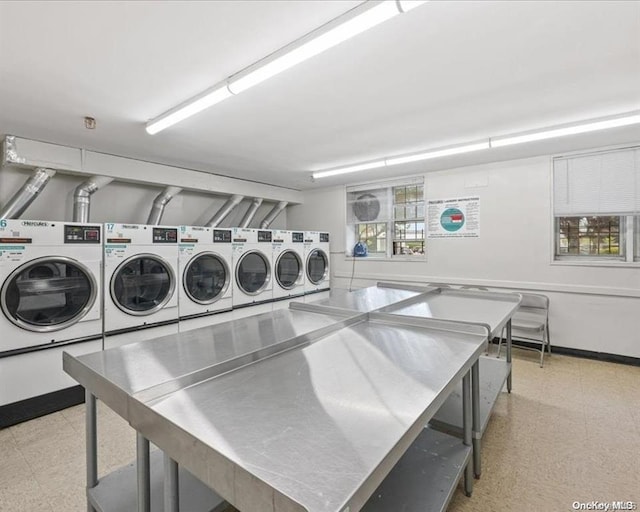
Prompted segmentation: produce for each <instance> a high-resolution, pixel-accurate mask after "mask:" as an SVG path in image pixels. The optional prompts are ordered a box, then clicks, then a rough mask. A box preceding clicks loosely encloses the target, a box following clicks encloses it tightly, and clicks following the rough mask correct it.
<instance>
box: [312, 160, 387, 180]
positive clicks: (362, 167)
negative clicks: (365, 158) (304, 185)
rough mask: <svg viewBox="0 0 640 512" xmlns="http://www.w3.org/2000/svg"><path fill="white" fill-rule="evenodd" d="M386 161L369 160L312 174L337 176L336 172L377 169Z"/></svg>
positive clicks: (321, 176) (319, 176) (344, 172)
mask: <svg viewBox="0 0 640 512" xmlns="http://www.w3.org/2000/svg"><path fill="white" fill-rule="evenodd" d="M385 165H386V162H385V161H384V160H376V161H375V162H369V163H366V164H358V165H350V166H348V167H340V168H338V169H332V170H330V171H319V172H314V173H313V174H312V176H313V178H314V179H315V178H328V177H329V176H337V175H338V174H347V173H350V172H358V171H366V170H367V169H377V168H379V167H384V166H385Z"/></svg>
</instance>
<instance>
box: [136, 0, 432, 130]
mask: <svg viewBox="0 0 640 512" xmlns="http://www.w3.org/2000/svg"><path fill="white" fill-rule="evenodd" d="M427 1H428V0H382V1H379V0H369V1H367V2H364V3H362V4H360V5H359V6H357V7H355V8H354V9H352V10H351V11H349V12H347V13H345V14H343V15H342V16H339V17H338V18H336V19H334V20H333V21H330V22H329V23H327V24H326V25H323V26H322V27H320V28H318V29H316V30H314V31H313V32H311V33H309V34H307V35H306V36H304V37H302V38H300V39H298V40H297V41H294V42H293V43H291V44H290V45H287V46H285V47H284V48H281V49H280V50H278V51H276V52H275V53H273V54H272V55H270V56H269V57H266V58H265V59H262V60H261V61H258V62H256V63H254V64H252V65H251V66H249V67H248V68H246V69H244V70H243V71H240V72H239V73H236V74H235V75H232V76H231V77H229V78H228V79H227V80H224V81H223V82H221V83H220V84H218V85H216V86H214V87H212V88H211V89H209V90H207V91H205V92H204V93H202V94H200V95H198V96H196V97H195V98H192V99H190V100H187V101H186V102H184V103H183V104H181V105H179V106H177V107H175V108H173V109H171V110H169V111H168V112H165V113H164V114H162V115H160V116H158V117H156V118H155V119H153V120H151V121H149V122H148V123H147V128H146V129H147V132H148V133H149V134H151V135H154V134H156V133H158V132H160V131H162V130H164V129H165V128H168V127H169V126H172V125H174V124H176V123H179V122H180V121H183V120H184V119H186V118H188V117H191V116H192V115H194V114H197V113H198V112H201V111H202V110H204V109H206V108H208V107H210V106H212V105H215V104H216V103H219V102H221V101H223V100H225V99H227V98H229V97H231V96H233V95H235V94H239V93H241V92H242V91H246V90H247V89H249V88H250V87H253V86H254V85H257V84H259V83H261V82H263V81H265V80H267V79H268V78H271V77H272V76H274V75H277V74H278V73H281V72H282V71H285V70H287V69H289V68H291V67H293V66H295V65H296V64H299V63H301V62H303V61H305V60H307V59H309V58H311V57H313V56H315V55H318V54H319V53H322V52H323V51H325V50H328V49H329V48H332V47H334V46H336V45H338V44H340V43H341V42H343V41H346V40H347V39H350V38H352V37H354V36H356V35H358V34H360V33H361V32H364V31H365V30H368V29H370V28H372V27H375V26H376V25H379V24H380V23H382V22H384V21H386V20H388V19H390V18H393V17H395V16H396V15H398V14H401V13H404V12H408V11H410V10H412V9H415V8H416V7H418V6H420V5H422V4H424V3H426V2H427Z"/></svg>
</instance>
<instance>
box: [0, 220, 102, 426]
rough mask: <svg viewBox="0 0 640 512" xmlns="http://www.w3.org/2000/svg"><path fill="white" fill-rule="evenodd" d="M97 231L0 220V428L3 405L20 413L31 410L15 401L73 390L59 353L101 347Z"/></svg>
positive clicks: (95, 228) (82, 226)
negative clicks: (18, 408) (15, 406)
mask: <svg viewBox="0 0 640 512" xmlns="http://www.w3.org/2000/svg"><path fill="white" fill-rule="evenodd" d="M101 232H102V229H101V226H100V225H94V224H79V223H71V222H50V221H35V220H0V286H1V288H0V304H1V308H2V314H1V315H0V406H3V412H2V413H0V417H2V418H3V421H2V423H3V424H2V426H6V423H5V422H4V420H5V419H7V418H8V417H9V416H10V415H11V414H12V413H11V411H10V410H9V409H4V406H6V405H7V404H17V403H20V404H22V408H23V409H24V410H26V409H28V408H30V407H32V406H33V404H31V405H28V404H26V403H23V402H22V401H23V400H30V399H32V398H34V397H39V396H40V395H44V394H48V393H52V392H56V391H58V390H65V389H66V388H71V387H74V386H76V385H77V383H76V382H75V381H74V380H73V379H72V378H70V377H69V376H68V375H66V374H65V373H64V372H63V370H62V351H63V350H67V351H68V352H71V353H73V354H77V355H80V354H83V353H88V352H95V351H96V350H100V349H101V348H102V316H101V305H102V288H101V271H102V237H101ZM55 400H56V399H55V398H54V397H51V400H50V404H49V405H51V404H53V403H54V402H55ZM35 408H36V409H37V404H36V405H35ZM46 412H51V410H47V411H46ZM37 415H39V414H37V411H36V412H35V416H37ZM35 416H32V417H35ZM24 419H29V418H24Z"/></svg>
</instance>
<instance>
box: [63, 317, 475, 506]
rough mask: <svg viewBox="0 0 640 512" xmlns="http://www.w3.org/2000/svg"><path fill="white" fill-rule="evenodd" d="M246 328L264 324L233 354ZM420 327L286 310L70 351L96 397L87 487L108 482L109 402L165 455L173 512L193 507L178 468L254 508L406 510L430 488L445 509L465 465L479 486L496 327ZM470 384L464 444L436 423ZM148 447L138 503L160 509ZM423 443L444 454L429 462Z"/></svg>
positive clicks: (424, 323) (73, 369)
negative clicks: (480, 410) (481, 430)
mask: <svg viewBox="0 0 640 512" xmlns="http://www.w3.org/2000/svg"><path fill="white" fill-rule="evenodd" d="M246 322H248V323H249V324H251V325H253V326H254V327H258V331H257V332H256V331H253V332H254V335H250V336H248V337H243V336H238V337H235V338H233V337H231V339H232V345H233V347H232V348H231V349H228V348H227V347H225V348H223V346H222V345H224V343H223V340H225V339H227V340H228V339H229V337H230V336H231V334H233V333H234V332H236V329H237V328H240V325H241V324H243V323H246ZM409 323H410V324H411V325H406V324H405V322H404V319H401V320H400V321H399V317H397V316H392V315H387V314H378V313H370V314H364V315H356V316H348V315H347V316H345V315H342V316H334V317H332V316H324V315H319V314H314V313H309V312H304V311H296V310H293V311H286V310H282V311H279V312H274V313H269V314H265V315H259V316H257V317H249V318H247V319H243V320H242V321H235V322H230V323H228V324H220V325H217V326H214V327H212V328H208V330H209V333H208V335H203V334H202V333H200V332H199V330H196V331H192V332H190V333H187V335H188V336H189V338H188V340H189V341H186V340H185V337H184V336H185V335H184V334H183V335H175V336H171V337H166V338H161V339H159V340H156V341H153V342H142V343H139V344H134V345H127V346H124V347H121V348H116V349H112V350H108V351H105V352H103V353H98V354H91V355H87V356H79V357H73V356H70V355H69V354H65V358H64V367H65V370H66V371H67V372H68V373H69V374H71V375H72V376H73V377H74V378H76V380H78V381H79V382H80V383H81V384H83V385H84V386H85V387H86V388H87V393H88V399H89V400H88V401H87V408H88V411H87V412H88V414H87V418H88V432H87V443H88V477H89V479H88V482H89V486H90V487H91V488H93V489H98V488H99V487H100V485H98V486H95V485H92V484H95V483H97V480H96V478H95V473H94V468H95V445H92V441H91V439H93V440H94V441H93V442H94V443H95V396H98V397H99V398H101V399H103V400H105V402H106V403H107V405H109V406H110V407H112V408H114V409H116V410H117V411H118V412H119V414H121V415H122V416H123V417H125V418H126V419H127V420H128V421H129V423H130V424H131V425H132V427H133V428H135V429H136V431H137V432H138V435H139V439H141V440H144V441H146V440H151V441H152V442H154V443H155V444H156V445H157V446H158V447H159V448H161V449H162V450H163V452H164V453H165V460H164V480H165V486H164V493H165V499H164V510H165V511H166V512H168V511H174V510H178V507H179V506H180V504H181V502H182V501H181V500H182V497H183V496H182V495H181V494H180V493H179V492H178V485H177V482H178V479H179V476H178V467H180V468H184V469H186V470H188V472H189V473H190V474H192V475H194V476H195V477H197V479H198V480H200V481H202V482H204V483H205V484H207V485H208V486H209V487H211V488H212V489H215V491H216V492H217V493H218V494H219V495H220V496H222V497H223V498H225V499H226V500H228V501H229V502H231V503H232V504H233V505H234V506H236V507H237V508H239V509H240V510H242V511H243V512H254V511H255V512H269V511H273V512H285V511H286V512H289V511H309V512H314V511H318V512H324V511H327V512H329V511H335V512H347V511H352V512H353V511H356V510H360V509H361V508H363V507H364V508H363V509H364V510H367V511H378V510H389V508H388V504H389V503H394V504H396V505H397V506H398V509H402V507H406V506H411V503H413V504H415V503H417V502H418V500H421V499H423V498H424V496H422V495H420V493H422V494H424V493H425V491H428V490H429V489H430V488H432V489H431V492H427V494H428V496H430V499H431V500H432V501H431V502H430V503H431V504H432V507H433V510H444V508H445V507H446V504H447V503H448V500H449V499H450V497H451V493H452V492H453V489H454V488H455V484H456V482H457V481H458V479H459V478H460V477H461V475H462V474H463V472H464V474H465V476H466V478H465V489H466V491H467V493H469V494H470V493H471V490H472V480H473V477H472V467H471V464H470V463H469V460H470V456H471V447H470V446H469V445H470V444H471V421H472V419H471V382H470V381H471V368H472V366H474V365H477V360H478V358H479V356H480V354H481V352H482V351H483V349H484V346H485V344H486V342H487V331H486V329H485V328H484V327H481V326H475V325H460V324H454V323H450V322H443V321H438V320H433V319H422V320H419V321H418V320H412V321H411V322H409ZM287 324H288V326H287ZM269 326H271V327H269ZM262 327H265V328H264V329H263V328H262ZM269 329H272V330H271V331H269ZM279 329H280V331H278V330H279ZM270 332H271V333H273V336H271V337H270V336H269V333H270ZM277 332H284V333H285V335H284V336H283V335H278V334H277ZM223 333H225V334H224V335H223ZM254 336H255V338H254ZM269 337H270V340H269ZM251 338H253V339H251ZM218 341H219V343H218ZM218 349H219V350H218ZM222 354H224V355H222ZM152 370H153V371H152ZM461 381H462V386H463V402H464V403H463V406H462V407H463V408H464V409H463V410H462V411H461V413H462V416H463V420H464V439H463V441H464V442H458V443H456V442H455V440H452V439H453V438H450V437H448V436H446V435H445V434H441V433H439V432H434V431H432V430H431V429H425V428H424V426H425V425H426V424H427V422H428V421H429V419H430V418H431V417H432V416H433V415H434V414H435V412H436V411H437V410H438V409H439V408H440V407H441V406H442V404H443V403H444V402H445V400H446V399H447V397H448V396H449V394H450V393H451V392H452V391H453V390H454V389H455V388H456V387H457V386H458V385H459V384H460V382H461ZM91 423H93V425H91ZM146 442H147V444H146V447H145V444H144V442H141V443H140V445H139V446H140V450H139V458H138V469H137V472H138V484H139V485H138V496H137V500H138V510H150V509H151V499H150V497H149V495H150V491H149V486H150V484H149V472H150V469H149V467H150V465H151V463H149V454H148V441H146ZM425 446H431V447H432V450H431V452H433V453H437V454H436V455H434V454H433V453H430V454H427V455H428V456H425V452H424V449H425ZM433 446H436V448H435V449H433ZM437 446H439V447H440V448H437ZM145 448H146V451H145ZM421 454H422V455H421ZM398 462H399V463H398ZM396 463H398V464H396ZM416 464H418V465H420V466H421V468H422V470H421V471H420V472H418V473H415V471H416ZM425 468H426V469H425ZM406 471H409V472H410V473H411V476H409V477H406V475H404V473H405V472H406ZM422 471H427V475H431V477H432V478H425V479H424V481H422V482H421V485H419V486H417V487H416V489H417V492H418V495H416V494H415V493H414V494H412V493H410V492H409V491H408V489H407V486H406V482H407V481H408V480H407V478H410V479H411V478H412V479H413V481H415V479H416V478H418V479H419V478H420V476H419V475H421V474H423V472H422ZM387 474H389V478H388V479H386V480H385V476H387ZM434 476H439V477H440V478H439V479H438V478H433V477H434ZM443 481H444V482H445V483H446V485H442V482H443ZM374 491H375V492H374ZM407 493H408V494H407ZM97 494H99V492H94V493H93V494H92V493H91V492H90V493H89V499H90V504H91V506H92V507H95V508H96V509H98V510H105V509H106V508H108V507H106V506H103V505H102V504H101V503H98V502H97V501H96V495H97ZM106 494H108V493H107V492H103V493H102V495H106ZM372 495H373V496H372ZM370 497H371V498H370ZM92 499H93V501H92ZM385 507H387V508H385ZM405 509H406V510H415V509H410V508H409V509H407V508H405ZM430 510H431V508H430Z"/></svg>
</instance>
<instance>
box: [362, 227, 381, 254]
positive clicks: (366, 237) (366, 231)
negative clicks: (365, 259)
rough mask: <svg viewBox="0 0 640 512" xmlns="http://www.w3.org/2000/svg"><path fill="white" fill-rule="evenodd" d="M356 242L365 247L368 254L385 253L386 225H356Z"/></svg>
mask: <svg viewBox="0 0 640 512" xmlns="http://www.w3.org/2000/svg"><path fill="white" fill-rule="evenodd" d="M356 232H357V233H358V240H359V241H360V242H363V243H365V244H366V245H367V250H368V251H369V254H382V255H385V254H386V253H387V224H386V222H376V223H370V224H356Z"/></svg>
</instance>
